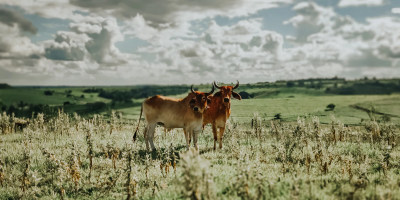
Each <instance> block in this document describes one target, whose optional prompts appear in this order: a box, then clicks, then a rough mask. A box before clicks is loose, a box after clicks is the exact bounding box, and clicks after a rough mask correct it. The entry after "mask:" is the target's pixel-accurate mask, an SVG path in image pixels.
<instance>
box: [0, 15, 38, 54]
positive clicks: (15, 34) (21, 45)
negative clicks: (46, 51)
mask: <svg viewBox="0 0 400 200" xmlns="http://www.w3.org/2000/svg"><path fill="white" fill-rule="evenodd" d="M0 33H1V35H0V59H18V58H22V57H32V58H37V57H39V56H40V55H42V54H43V46H41V45H36V44H33V43H32V42H31V40H30V39H29V38H28V37H26V36H23V35H22V33H21V30H20V27H19V26H12V27H10V26H8V25H6V24H2V23H0Z"/></svg>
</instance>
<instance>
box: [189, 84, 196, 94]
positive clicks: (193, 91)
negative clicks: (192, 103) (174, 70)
mask: <svg viewBox="0 0 400 200" xmlns="http://www.w3.org/2000/svg"><path fill="white" fill-rule="evenodd" d="M190 89H191V90H192V93H196V92H195V91H194V90H193V85H192V86H191V87H190Z"/></svg>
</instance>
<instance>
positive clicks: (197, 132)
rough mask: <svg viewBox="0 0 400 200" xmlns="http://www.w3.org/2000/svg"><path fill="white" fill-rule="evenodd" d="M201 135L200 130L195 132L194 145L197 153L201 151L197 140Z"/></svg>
mask: <svg viewBox="0 0 400 200" xmlns="http://www.w3.org/2000/svg"><path fill="white" fill-rule="evenodd" d="M200 133H201V131H199V130H193V145H194V148H195V149H196V150H197V151H198V150H199V148H198V146H197V139H198V137H199V134H200Z"/></svg>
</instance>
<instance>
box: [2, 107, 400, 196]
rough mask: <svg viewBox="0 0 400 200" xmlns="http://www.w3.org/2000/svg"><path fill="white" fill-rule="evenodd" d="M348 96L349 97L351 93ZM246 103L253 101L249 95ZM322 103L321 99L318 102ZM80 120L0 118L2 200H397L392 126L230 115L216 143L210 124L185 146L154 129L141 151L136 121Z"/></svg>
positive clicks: (399, 179)
mask: <svg viewBox="0 0 400 200" xmlns="http://www.w3.org/2000/svg"><path fill="white" fill-rule="evenodd" d="M349 101H350V102H348V103H353V102H352V101H351V100H349ZM249 102H251V101H249ZM321 105H322V104H321ZM111 119H112V120H111V123H107V122H106V121H105V120H102V119H101V117H97V116H96V118H94V119H93V120H90V121H86V120H83V119H82V118H80V117H79V116H77V115H75V116H74V117H73V116H70V117H68V116H67V115H66V114H63V113H60V115H59V116H58V117H57V118H54V119H51V120H50V121H49V122H47V123H46V122H43V116H42V115H39V116H38V118H37V119H35V120H33V121H34V123H32V124H30V125H29V126H28V127H27V128H25V129H24V131H23V132H16V133H14V131H13V130H12V129H11V128H10V127H13V126H12V124H10V123H9V119H8V118H7V116H4V115H3V116H2V118H1V119H0V122H1V124H0V125H1V126H0V127H1V133H0V199H398V197H399V196H400V163H399V162H398V161H399V159H400V147H399V145H398V143H399V142H400V140H399V139H400V134H399V129H398V128H396V127H395V126H393V125H390V124H383V123H381V124H378V123H376V122H368V123H367V124H366V125H365V128H360V127H348V128H347V127H344V125H343V124H342V123H341V122H339V121H334V122H333V124H329V125H320V124H319V122H318V118H316V117H314V118H311V119H300V120H299V121H297V123H280V122H279V121H274V122H273V126H271V122H270V121H265V122H264V121H263V120H261V119H260V118H258V117H255V118H254V120H258V123H255V124H257V125H255V126H254V127H251V126H249V125H246V124H238V123H235V122H233V120H232V121H231V122H230V123H229V125H228V126H227V129H226V132H225V135H224V140H223V145H224V148H223V149H217V150H215V151H214V150H213V149H212V146H213V137H212V133H211V128H210V127H209V126H207V127H206V128H205V130H204V131H203V134H201V135H200V137H199V151H196V150H194V149H191V150H190V151H188V152H187V151H186V147H185V146H186V145H185V142H184V137H183V133H182V132H181V130H177V129H176V130H173V131H172V132H170V133H168V134H166V135H165V134H164V131H163V129H162V128H157V129H156V138H155V144H156V147H157V151H154V152H148V151H146V149H145V145H144V138H143V133H142V131H143V127H141V129H140V134H139V140H138V141H137V142H136V143H132V140H131V139H132V135H133V129H134V128H135V127H136V126H135V125H136V124H135V123H134V121H132V120H125V119H119V118H117V117H115V116H114V117H112V118H111Z"/></svg>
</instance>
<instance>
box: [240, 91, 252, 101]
mask: <svg viewBox="0 0 400 200" xmlns="http://www.w3.org/2000/svg"><path fill="white" fill-rule="evenodd" d="M239 95H240V96H241V97H242V99H250V98H251V97H252V95H250V94H249V93H248V92H245V91H242V92H239Z"/></svg>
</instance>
